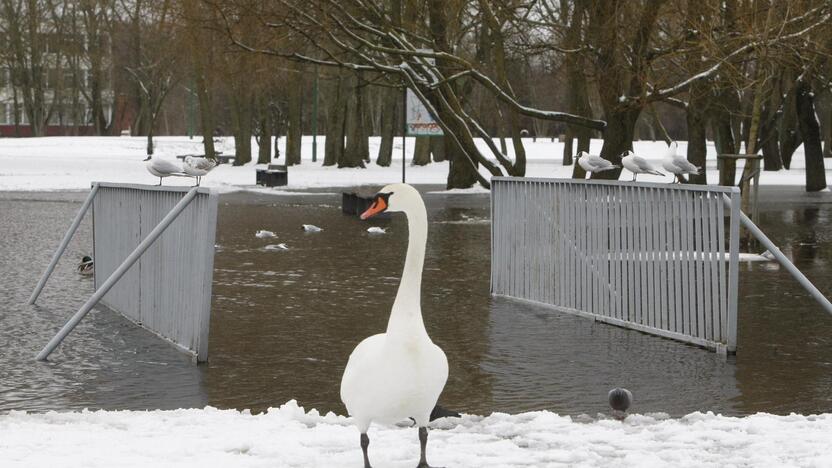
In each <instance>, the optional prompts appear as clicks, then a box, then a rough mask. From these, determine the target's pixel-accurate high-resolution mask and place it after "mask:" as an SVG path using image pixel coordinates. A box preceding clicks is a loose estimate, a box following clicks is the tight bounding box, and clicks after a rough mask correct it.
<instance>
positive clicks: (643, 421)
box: [0, 401, 832, 468]
mask: <svg viewBox="0 0 832 468" xmlns="http://www.w3.org/2000/svg"><path fill="white" fill-rule="evenodd" d="M435 424H436V426H435V427H434V429H433V430H432V431H431V433H430V443H429V445H428V460H429V461H430V462H431V463H432V464H435V465H444V466H448V467H456V468H462V467H511V466H534V467H546V466H593V467H594V466H639V467H644V466H657V467H658V466H662V467H663V466H675V467H681V466H696V467H704V466H766V467H768V466H832V437H830V434H832V414H824V415H820V416H801V415H791V416H773V415H768V414H756V415H753V416H747V417H744V418H731V417H723V416H716V415H713V414H710V413H708V414H702V413H693V414H690V415H688V416H685V417H683V418H681V419H667V418H665V417H662V416H660V415H654V416H643V415H632V416H630V417H628V418H627V420H626V421H625V422H623V423H620V422H618V421H614V420H597V421H593V422H588V423H584V422H576V421H574V420H573V419H572V418H570V417H564V416H558V415H556V414H553V413H550V412H547V411H539V412H531V413H523V414H518V415H508V414H502V413H494V414H492V415H491V416H487V417H480V416H470V415H466V416H464V417H463V418H462V419H461V420H458V419H457V420H452V419H445V420H440V421H436V423H435ZM418 456H419V443H418V440H417V434H416V429H415V428H406V427H396V426H384V427H379V426H374V427H373V428H372V429H371V430H370V458H371V461H372V462H373V464H374V466H375V467H376V468H384V467H412V466H414V465H415V464H416V462H417V461H418ZM0 460H2V466H4V467H32V466H43V467H48V466H60V467H108V468H109V467H114V466H118V467H148V466H153V467H193V466H199V467H266V466H268V467H289V466H293V467H334V466H355V467H357V466H361V465H362V458H361V450H360V448H359V445H358V432H357V430H356V429H355V428H354V427H353V426H352V425H350V423H349V420H348V419H347V418H345V417H343V416H336V415H334V414H332V413H329V414H327V415H325V416H320V415H319V414H318V413H317V411H315V410H312V411H309V412H304V410H303V408H302V407H298V405H297V404H296V403H295V402H294V401H290V402H288V403H286V404H285V405H283V406H281V407H280V408H278V409H271V410H270V411H269V412H268V413H265V414H260V415H252V414H250V413H248V412H246V411H243V412H238V411H234V410H217V409H213V408H206V409H204V410H198V409H188V410H175V411H149V412H136V411H94V412H89V411H83V412H72V413H55V412H50V413H45V414H27V413H25V412H17V411H13V412H11V413H8V414H6V415H2V416H0Z"/></svg>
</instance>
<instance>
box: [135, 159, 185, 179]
mask: <svg viewBox="0 0 832 468" xmlns="http://www.w3.org/2000/svg"><path fill="white" fill-rule="evenodd" d="M144 161H146V164H145V167H147V172H150V173H151V174H153V175H154V176H156V177H158V178H159V185H162V177H170V176H180V177H188V175H187V174H185V173H184V172H182V166H180V165H179V164H178V163H176V162H174V161H171V160H169V159H165V158H160V157H155V158H154V157H153V156H148V157H147V158H146V159H145V160H144Z"/></svg>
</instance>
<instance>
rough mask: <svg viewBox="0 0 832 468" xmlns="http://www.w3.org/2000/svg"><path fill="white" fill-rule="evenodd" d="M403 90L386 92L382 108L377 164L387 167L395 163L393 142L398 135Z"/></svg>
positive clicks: (394, 89)
mask: <svg viewBox="0 0 832 468" xmlns="http://www.w3.org/2000/svg"><path fill="white" fill-rule="evenodd" d="M400 100H401V90H399V89H396V88H389V89H386V90H385V91H384V99H383V101H382V102H383V105H382V108H381V144H380V145H379V147H378V157H377V158H376V164H378V165H379V166H383V167H387V166H389V165H390V163H391V162H392V161H393V140H394V139H395V135H396V123H398V122H399V113H400V112H401V109H399V107H400V106H399V101H400Z"/></svg>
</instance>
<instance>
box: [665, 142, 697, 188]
mask: <svg viewBox="0 0 832 468" xmlns="http://www.w3.org/2000/svg"><path fill="white" fill-rule="evenodd" d="M677 146H678V145H677V144H676V142H675V141H673V142H671V143H670V146H669V147H668V148H667V151H666V152H665V155H664V159H663V160H662V167H663V168H664V169H665V170H666V171H667V172H670V173H671V174H673V175H674V182H675V181H678V180H679V176H680V175H683V174H693V175H699V170H700V169H701V168H699V167H696V166H694V165H693V164H691V163H690V161H688V159H687V158H686V157H684V156H680V155H678V154H676V148H677Z"/></svg>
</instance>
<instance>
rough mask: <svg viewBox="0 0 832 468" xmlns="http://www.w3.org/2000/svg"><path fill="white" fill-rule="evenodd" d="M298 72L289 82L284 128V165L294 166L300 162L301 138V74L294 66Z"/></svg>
mask: <svg viewBox="0 0 832 468" xmlns="http://www.w3.org/2000/svg"><path fill="white" fill-rule="evenodd" d="M294 69H295V70H298V73H293V74H292V75H293V77H292V82H291V83H289V106H288V107H289V109H288V115H287V117H288V119H287V129H286V165H287V166H294V165H295V164H300V163H301V158H300V152H301V146H302V145H301V140H302V138H303V79H302V77H303V75H302V74H301V73H300V67H295V68H294Z"/></svg>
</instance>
